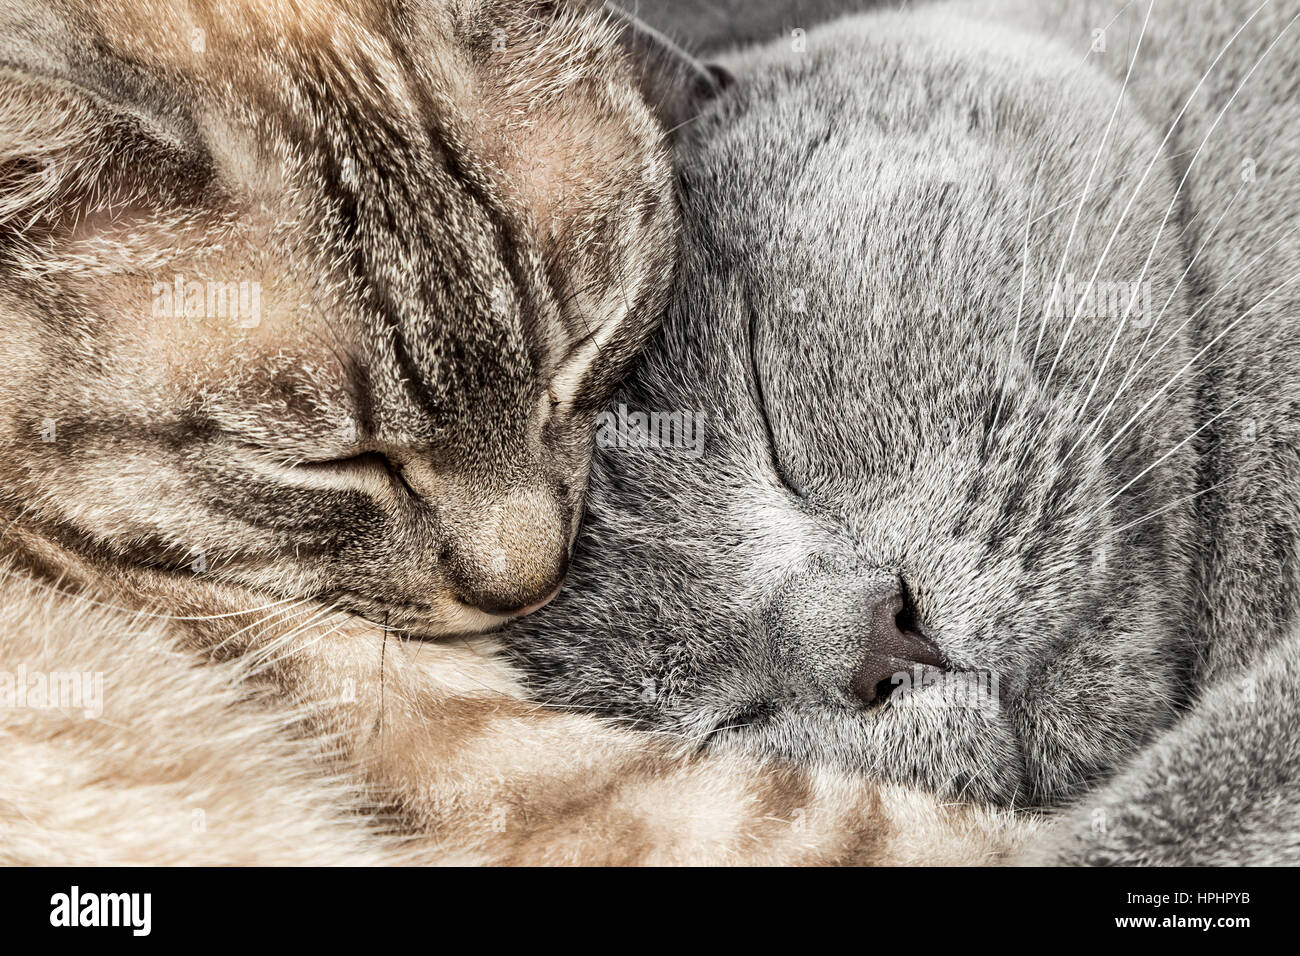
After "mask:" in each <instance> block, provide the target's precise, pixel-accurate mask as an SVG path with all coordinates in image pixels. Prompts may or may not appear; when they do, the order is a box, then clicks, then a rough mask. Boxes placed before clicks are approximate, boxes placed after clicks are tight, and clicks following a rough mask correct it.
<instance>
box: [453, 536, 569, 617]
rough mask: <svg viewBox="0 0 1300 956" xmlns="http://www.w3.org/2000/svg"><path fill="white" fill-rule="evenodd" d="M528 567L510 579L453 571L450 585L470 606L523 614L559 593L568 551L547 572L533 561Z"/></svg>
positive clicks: (497, 613)
mask: <svg viewBox="0 0 1300 956" xmlns="http://www.w3.org/2000/svg"><path fill="white" fill-rule="evenodd" d="M529 570H530V571H531V573H529V574H527V575H526V576H524V577H522V578H515V579H509V580H502V579H501V578H500V577H498V576H497V575H488V574H474V573H471V574H468V575H465V574H459V575H454V579H453V587H454V589H455V592H456V597H457V599H458V600H459V601H460V602H461V603H462V604H465V605H468V606H469V607H473V608H477V609H478V610H480V611H483V612H484V613H486V614H492V615H495V616H497V617H524V616H525V615H527V614H532V613H533V612H534V611H540V610H541V609H542V608H544V607H546V605H548V604H550V603H551V601H553V600H554V599H555V596H556V595H557V594H559V593H560V587H561V585H562V584H563V582H564V578H565V575H567V574H568V571H569V556H568V553H567V551H565V552H563V553H562V554H560V555H559V556H558V559H557V560H556V561H555V562H553V563H551V568H550V570H549V572H543V571H541V570H540V569H539V568H538V567H537V565H536V563H534V564H533V565H532V567H531V568H530V569H529Z"/></svg>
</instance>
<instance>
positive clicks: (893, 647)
mask: <svg viewBox="0 0 1300 956" xmlns="http://www.w3.org/2000/svg"><path fill="white" fill-rule="evenodd" d="M906 610H907V608H906V602H905V601H904V599H903V594H902V591H901V590H900V591H899V593H897V594H894V595H893V596H891V597H888V598H885V599H884V600H883V601H880V602H878V603H877V604H876V605H875V606H874V607H872V608H871V610H870V611H869V612H868V614H867V621H866V627H865V630H864V635H863V637H864V639H863V649H862V660H861V661H860V662H859V664H858V667H857V669H856V670H855V671H854V672H853V676H852V677H851V678H850V680H849V688H850V690H852V692H853V696H854V697H856V698H857V699H858V700H860V701H861V702H862V703H863V704H874V703H875V702H876V701H877V700H879V699H882V698H884V697H887V696H889V694H890V692H891V691H892V689H893V687H894V686H895V678H896V677H897V676H898V675H900V674H907V673H910V672H911V671H912V670H913V669H914V668H915V667H916V666H917V665H923V666H926V667H942V666H943V658H942V657H940V655H939V648H937V647H935V646H934V644H933V643H931V642H930V641H929V640H927V639H926V638H925V637H924V636H922V635H921V634H920V633H919V632H918V631H916V630H913V629H912V628H913V627H914V621H913V620H911V619H910V618H911V615H910V614H905V611H906Z"/></svg>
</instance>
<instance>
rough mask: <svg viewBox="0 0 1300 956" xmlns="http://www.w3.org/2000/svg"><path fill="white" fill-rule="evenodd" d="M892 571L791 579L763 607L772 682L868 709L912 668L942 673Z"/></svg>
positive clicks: (841, 570) (809, 571)
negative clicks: (771, 653) (769, 641)
mask: <svg viewBox="0 0 1300 956" xmlns="http://www.w3.org/2000/svg"><path fill="white" fill-rule="evenodd" d="M904 593H905V592H904V589H903V585H902V582H901V581H900V580H899V578H898V576H897V574H896V573H894V572H890V571H885V570H880V569H862V568H856V567H852V566H850V567H843V566H840V567H826V566H818V565H813V566H811V567H805V568H803V569H801V570H800V571H798V572H796V573H795V574H793V575H792V576H791V577H790V578H789V579H788V580H787V581H786V583H785V585H784V586H783V587H782V588H781V589H780V590H779V591H778V592H777V594H776V596H775V597H774V599H773V603H772V605H771V607H770V609H769V615H768V622H769V628H770V634H771V636H772V639H773V641H774V644H775V648H774V649H775V651H776V654H777V661H778V665H777V673H776V674H775V675H774V680H775V682H776V684H777V685H778V686H779V687H780V688H781V689H783V690H784V692H786V693H794V694H795V695H796V696H800V697H803V696H808V697H811V698H812V699H820V700H822V701H825V702H828V703H830V702H834V703H836V704H838V705H840V706H850V707H862V706H867V705H870V704H875V703H877V702H878V701H880V700H883V699H884V698H885V697H887V696H889V694H890V693H891V692H892V691H893V689H894V688H895V687H896V686H898V685H899V684H900V683H901V682H902V680H903V679H904V677H903V675H912V674H913V671H914V669H915V668H916V667H917V666H922V667H932V668H933V667H942V666H943V659H942V656H941V654H940V652H939V649H938V648H937V647H936V646H935V645H934V644H933V643H932V642H931V641H929V640H928V639H927V638H925V637H924V636H923V635H922V634H921V632H920V625H919V623H918V622H917V620H916V619H915V614H914V613H913V611H912V608H911V607H910V604H909V602H908V601H907V600H906V599H905V597H904Z"/></svg>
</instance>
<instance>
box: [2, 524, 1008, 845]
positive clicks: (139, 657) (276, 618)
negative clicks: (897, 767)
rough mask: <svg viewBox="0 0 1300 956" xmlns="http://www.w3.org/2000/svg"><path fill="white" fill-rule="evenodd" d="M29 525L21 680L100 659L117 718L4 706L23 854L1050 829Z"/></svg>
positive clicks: (12, 667) (810, 840)
mask: <svg viewBox="0 0 1300 956" xmlns="http://www.w3.org/2000/svg"><path fill="white" fill-rule="evenodd" d="M8 537H9V539H10V542H11V543H13V542H14V539H18V541H20V542H21V549H15V550H18V551H20V556H21V557H22V558H24V559H25V560H27V562H28V563H29V564H30V565H32V566H39V567H41V568H44V569H46V570H48V569H50V568H52V567H55V566H56V564H55V562H58V566H59V567H60V570H61V572H62V574H63V581H62V582H61V583H60V584H59V585H57V586H56V585H55V584H53V583H51V582H49V581H46V580H40V579H38V578H34V577H32V576H30V574H29V572H28V571H26V570H16V569H7V570H6V571H5V573H4V576H3V580H2V581H0V607H2V610H0V672H7V673H16V672H17V671H18V668H19V667H20V666H24V667H25V668H26V670H27V672H28V673H32V672H42V673H49V672H53V671H60V670H63V671H73V670H75V671H79V672H86V671H91V672H99V673H102V674H103V712H102V714H101V715H100V716H98V717H97V718H96V717H87V716H86V715H85V714H84V713H83V710H82V709H79V708H78V709H70V710H64V711H60V710H52V709H44V708H37V707H27V708H22V709H18V708H13V707H9V708H3V709H0V760H3V762H4V764H5V766H6V767H7V768H9V770H8V772H7V773H6V775H5V778H4V780H3V782H0V861H2V862H4V863H6V864H39V865H44V864H92V865H93V864H110V863H119V864H120V863H142V864H182V863H184V864H257V865H282V864H290V865H292V864H323V865H333V864H362V865H366V864H379V863H512V864H557V863H561V864H563V863H570V864H631V863H638V864H640V863H649V864H664V863H673V864H681V863H685V864H706V863H730V864H770V863H782V864H785V863H807V864H825V863H853V864H918V863H926V864H938V863H960V864H983V863H993V862H997V861H998V860H1000V859H1001V858H1002V856H1003V855H1004V854H1005V853H1007V852H1009V851H1011V850H1014V849H1015V848H1017V847H1019V846H1021V845H1022V844H1023V842H1024V840H1025V839H1026V837H1027V836H1028V835H1029V833H1030V832H1031V831H1032V825H1031V824H1030V823H1028V822H1026V821H1024V820H1022V819H1018V818H1015V817H1012V816H1010V815H999V814H992V813H988V812H985V811H981V810H975V809H971V808H967V807H944V806H941V805H939V804H938V803H936V802H935V801H934V800H933V799H932V798H930V797H926V796H922V795H919V794H915V793H911V792H909V791H906V790H903V789H901V788H895V787H886V788H877V787H875V786H873V785H869V784H867V783H865V782H864V781H859V780H853V779H849V778H846V777H843V776H840V775H836V774H832V773H830V772H816V771H814V772H810V773H806V774H805V773H794V772H791V771H787V770H783V769H779V768H774V767H764V766H761V765H759V764H757V763H753V762H750V761H747V760H744V759H740V758H713V757H698V756H693V755H688V754H683V753H680V752H678V751H677V750H675V749H673V748H672V747H670V746H668V745H667V744H666V743H664V742H663V741H660V740H659V739H657V738H655V737H652V736H648V735H641V734H636V733H632V732H629V731H626V730H623V729H620V728H618V727H616V726H613V725H611V724H608V723H602V722H600V721H597V720H594V719H592V718H587V717H583V716H578V715H572V714H564V713H557V712H550V711H546V710H543V709H539V708H536V707H534V706H533V705H530V704H527V703H524V702H522V701H520V700H519V699H518V698H517V697H516V696H515V695H514V693H513V682H512V680H511V678H510V675H509V673H508V672H507V671H506V670H505V669H504V668H503V667H502V666H501V665H499V664H497V663H496V662H494V660H493V659H492V658H491V657H490V656H489V655H488V654H487V652H486V651H487V648H485V647H484V646H482V645H480V644H470V643H420V642H413V641H403V640H399V639H398V638H397V637H396V636H395V635H388V636H387V637H385V635H384V634H383V633H382V632H381V630H380V629H378V628H375V627H373V626H371V625H368V624H366V623H365V622H362V621H361V620H359V619H357V618H354V617H349V616H344V615H339V614H336V613H332V612H330V611H329V610H328V609H326V608H322V607H319V606H316V605H298V606H295V605H293V604H284V603H274V605H273V606H267V607H262V608H260V609H258V610H256V611H254V610H248V609H254V608H259V606H260V605H262V604H264V603H265V602H262V601H258V600H256V599H254V598H253V596H252V595H240V594H238V593H236V592H233V591H231V590H229V589H218V588H212V587H208V586H206V585H201V584H198V583H197V582H195V583H193V584H188V583H187V584H186V586H184V587H180V588H176V587H171V588H170V592H171V593H170V594H169V595H168V597H169V600H163V599H162V597H161V592H166V591H167V590H169V588H168V587H167V586H166V585H164V586H162V587H161V588H160V592H157V593H154V594H153V595H150V596H147V597H146V596H145V591H144V588H145V587H147V586H148V585H150V584H152V585H154V586H159V582H158V581H153V582H150V581H148V580H146V578H145V577H144V576H143V575H142V576H141V578H140V579H139V580H137V581H134V582H107V581H100V582H94V575H95V572H94V569H93V568H92V567H90V566H89V565H86V564H84V563H83V562H81V561H80V559H78V558H76V557H75V556H72V555H70V554H65V553H61V552H58V551H57V550H56V549H54V548H53V547H52V546H50V545H49V544H48V543H46V542H42V541H40V540H38V539H33V538H30V537H27V536H26V535H24V534H23V533H22V532H21V531H17V530H16V529H15V528H14V527H13V526H10V532H9V535H8ZM74 592H78V593H74ZM132 600H134V601H136V602H137V606H139V607H144V606H146V605H148V606H151V607H152V608H153V610H150V611H143V610H138V611H132V610H127V609H126V608H127V607H129V606H130V604H129V602H130V601H132ZM168 605H170V606H171V612H170V613H164V612H163V611H162V610H161V608H163V607H165V606H168ZM241 605H242V606H241ZM381 662H382V669H383V670H382V678H381Z"/></svg>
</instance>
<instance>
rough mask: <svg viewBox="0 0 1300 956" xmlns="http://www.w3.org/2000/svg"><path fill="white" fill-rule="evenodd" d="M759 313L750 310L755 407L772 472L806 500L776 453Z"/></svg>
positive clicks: (751, 365) (751, 382) (751, 377)
mask: <svg viewBox="0 0 1300 956" xmlns="http://www.w3.org/2000/svg"><path fill="white" fill-rule="evenodd" d="M757 341H758V313H757V312H756V311H755V310H754V309H753V308H750V310H749V368H750V384H751V386H752V389H753V397H754V406H755V407H756V408H757V409H758V417H759V418H761V419H762V420H763V429H764V431H765V432H766V434H767V450H768V454H769V456H770V457H771V461H772V470H773V471H774V472H775V473H776V476H777V477H778V478H779V479H781V484H783V485H785V487H786V490H787V491H789V492H790V493H791V494H792V495H794V496H795V497H796V498H806V497H807V495H806V494H805V493H804V492H803V490H802V489H801V488H799V486H797V485H796V484H795V483H794V482H793V481H792V480H791V479H790V476H789V474H787V473H786V471H785V469H784V468H782V467H781V458H780V456H779V455H778V454H777V451H776V432H775V431H773V429H772V420H771V418H770V417H769V416H768V413H767V398H766V396H765V395H764V393H763V376H762V375H761V374H760V373H759V369H758V347H757V345H756V343H757Z"/></svg>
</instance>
